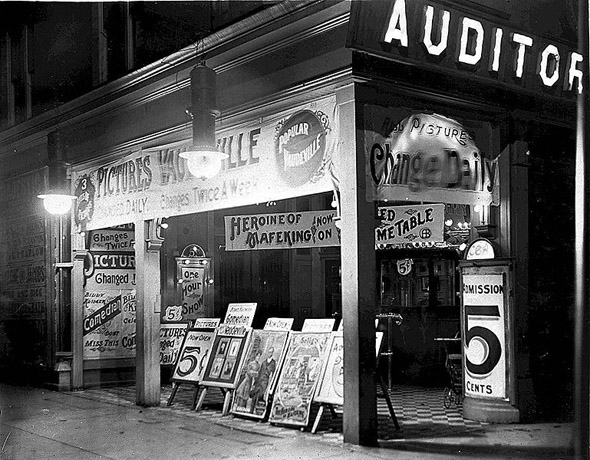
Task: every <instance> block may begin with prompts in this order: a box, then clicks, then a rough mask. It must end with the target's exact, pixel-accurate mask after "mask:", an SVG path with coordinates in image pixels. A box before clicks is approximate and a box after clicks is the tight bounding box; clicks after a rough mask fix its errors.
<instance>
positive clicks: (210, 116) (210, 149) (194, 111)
mask: <svg viewBox="0 0 590 460" xmlns="http://www.w3.org/2000/svg"><path fill="white" fill-rule="evenodd" d="M190 76H191V106H190V107H189V108H188V109H187V112H188V113H189V114H190V116H191V118H192V128H193V143H192V146H191V147H190V148H189V149H188V150H186V151H184V152H181V153H180V157H181V158H184V159H186V161H187V167H188V170H189V171H190V173H191V174H192V175H193V176H195V177H199V178H201V179H209V178H211V177H213V176H215V175H216V174H218V173H219V172H220V171H221V166H222V162H223V160H225V159H226V158H227V157H228V155H227V154H225V153H223V152H220V151H219V150H218V149H217V144H216V141H215V118H216V117H217V115H219V110H218V108H217V88H216V74H215V71H214V70H213V69H211V68H210V67H207V65H206V64H205V62H204V61H203V62H200V63H199V64H197V65H196V66H195V67H194V68H193V69H192V70H191V74H190Z"/></svg>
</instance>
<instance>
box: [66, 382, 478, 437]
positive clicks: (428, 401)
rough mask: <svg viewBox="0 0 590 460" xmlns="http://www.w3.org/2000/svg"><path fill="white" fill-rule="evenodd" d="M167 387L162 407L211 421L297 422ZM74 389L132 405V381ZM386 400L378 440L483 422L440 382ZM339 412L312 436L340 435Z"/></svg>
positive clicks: (215, 395) (456, 431)
mask: <svg viewBox="0 0 590 460" xmlns="http://www.w3.org/2000/svg"><path fill="white" fill-rule="evenodd" d="M171 391H172V387H171V385H165V386H162V389H161V409H163V410H170V411H179V412H182V413H184V414H188V415H190V416H193V417H197V418H205V419H208V420H209V421H211V422H212V423H219V424H223V425H228V426H231V427H233V428H236V429H243V430H252V429H255V430H261V429H263V428H262V427H263V426H264V427H266V428H264V429H265V432H266V433H267V434H269V435H273V434H274V435H284V434H285V433H289V430H293V429H296V428H290V427H280V426H274V425H271V424H269V423H260V422H258V421H255V420H249V419H243V418H239V417H234V416H233V415H228V416H222V415H221V411H222V406H223V395H222V393H221V391H220V390H218V389H217V388H211V389H209V391H208V393H207V397H206V398H205V401H204V404H203V408H202V409H201V410H200V411H198V412H196V411H194V410H192V409H191V406H192V398H193V394H194V389H193V387H191V386H189V385H182V386H181V387H180V389H179V390H178V392H177V394H176V397H175V398H174V401H173V404H172V405H171V406H170V407H168V406H167V405H166V403H167V401H168V397H169V396H170V393H171ZM75 394H76V395H79V396H81V397H87V398H91V399H99V400H101V401H104V402H110V403H113V404H121V405H135V400H136V395H135V386H119V387H108V388H99V389H88V390H84V391H81V392H76V393H75ZM389 394H390V397H391V401H392V404H393V408H394V411H395V414H396V416H397V419H398V422H399V425H400V430H399V431H398V430H396V429H395V426H394V424H393V421H392V419H391V417H390V415H389V410H388V408H387V404H386V400H385V398H382V397H380V398H378V404H377V410H378V417H379V419H378V423H379V433H378V437H379V439H381V440H390V441H396V440H404V439H421V438H432V437H455V436H464V435H466V434H474V433H475V432H477V431H481V430H482V429H483V427H484V425H485V424H483V423H480V422H475V421H471V420H465V419H464V418H463V416H462V412H461V406H460V405H459V406H456V405H451V407H450V408H449V409H445V408H444V406H443V389H442V388H422V387H413V386H395V387H393V388H392V389H391V390H390V392H389ZM318 407H319V406H318V405H316V404H314V405H313V407H312V414H311V417H310V427H309V428H311V425H312V424H313V422H314V420H315V417H316V414H317V410H318ZM335 409H336V413H337V414H339V415H340V416H339V417H338V418H336V419H333V418H332V416H331V414H330V411H329V410H325V411H324V416H323V417H322V421H321V423H320V424H319V426H318V430H317V433H316V436H322V438H324V439H327V440H330V439H334V440H342V418H341V410H342V408H341V407H335Z"/></svg>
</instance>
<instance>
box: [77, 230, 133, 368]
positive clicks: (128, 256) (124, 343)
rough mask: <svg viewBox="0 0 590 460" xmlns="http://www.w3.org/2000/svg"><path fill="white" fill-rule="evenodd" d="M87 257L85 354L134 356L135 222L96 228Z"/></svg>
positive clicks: (87, 356)
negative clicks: (114, 226) (113, 226)
mask: <svg viewBox="0 0 590 460" xmlns="http://www.w3.org/2000/svg"><path fill="white" fill-rule="evenodd" d="M87 238H88V253H87V255H86V259H85V260H84V301H83V311H84V313H83V315H84V319H83V321H82V328H83V332H82V334H83V353H82V355H83V357H84V360H101V359H113V358H115V359H116V358H133V357H135V353H136V351H135V343H136V334H135V323H136V307H137V304H136V290H135V285H136V279H135V276H136V274H135V232H134V229H133V226H132V225H123V226H120V227H117V228H105V229H100V230H93V231H91V232H89V234H88V235H87Z"/></svg>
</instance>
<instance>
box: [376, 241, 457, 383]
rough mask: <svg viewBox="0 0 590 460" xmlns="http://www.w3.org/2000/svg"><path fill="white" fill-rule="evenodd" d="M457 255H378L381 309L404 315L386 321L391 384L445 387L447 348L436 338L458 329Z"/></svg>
mask: <svg viewBox="0 0 590 460" xmlns="http://www.w3.org/2000/svg"><path fill="white" fill-rule="evenodd" d="M457 261H458V256H457V253H456V252H455V251H451V250H449V251H428V250H423V251H418V250H416V251H402V250H390V251H383V252H381V253H379V255H378V267H379V293H380V313H382V314H396V313H397V314H399V315H401V316H402V318H403V321H402V322H401V324H399V325H396V324H395V323H393V326H392V322H389V323H387V322H384V321H381V322H380V324H379V327H380V329H381V330H383V331H384V332H385V341H384V343H385V344H386V348H388V349H387V350H384V351H385V352H387V353H391V357H392V358H391V360H388V362H382V367H386V368H385V369H381V371H382V372H384V373H385V374H386V375H387V376H388V380H389V381H390V382H393V383H394V384H395V383H399V384H411V385H420V386H444V385H445V383H446V382H447V380H448V376H447V373H446V369H445V366H444V360H445V349H444V348H443V347H441V342H438V341H436V340H435V338H437V337H453V336H455V334H456V333H457V332H458V331H459V327H460V320H459V318H460V317H459V312H460V308H459V302H458V298H457V294H458V290H459V287H458V276H457V271H456V267H457Z"/></svg>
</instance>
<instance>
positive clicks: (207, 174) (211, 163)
mask: <svg viewBox="0 0 590 460" xmlns="http://www.w3.org/2000/svg"><path fill="white" fill-rule="evenodd" d="M179 156H180V158H184V159H185V160H186V165H187V167H188V170H189V172H190V173H191V174H192V175H193V176H195V177H200V178H201V179H210V178H211V177H213V176H215V175H217V174H219V172H220V171H221V164H222V163H221V162H222V161H223V160H225V159H226V158H227V157H228V155H227V154H225V153H222V152H220V151H218V150H213V149H202V150H199V148H198V147H197V148H194V149H193V150H187V151H186V152H181V153H180V155H179Z"/></svg>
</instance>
